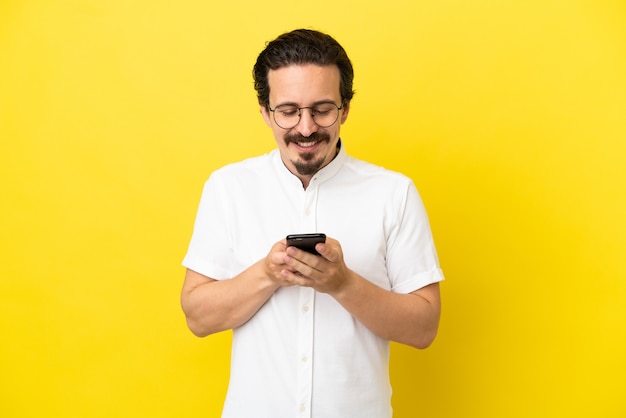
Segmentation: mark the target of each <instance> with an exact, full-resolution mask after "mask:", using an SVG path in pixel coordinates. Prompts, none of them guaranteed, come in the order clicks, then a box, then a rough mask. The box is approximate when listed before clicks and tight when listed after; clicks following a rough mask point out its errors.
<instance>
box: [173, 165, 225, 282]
mask: <svg viewBox="0 0 626 418" xmlns="http://www.w3.org/2000/svg"><path fill="white" fill-rule="evenodd" d="M224 189H225V187H224V185H223V184H222V182H220V177H219V174H218V173H214V174H213V175H211V177H210V178H209V179H208V180H207V181H206V183H205V184H204V188H203V191H202V196H201V198H200V204H199V206H198V212H197V214H196V219H195V223H194V229H193V234H192V236H191V241H190V243H189V247H188V249H187V254H186V255H185V258H184V259H183V263H182V264H183V266H185V267H187V268H188V269H190V270H193V271H195V272H197V273H200V274H203V275H205V276H207V277H210V278H212V279H216V280H223V279H229V278H230V276H231V274H232V269H231V266H230V265H229V262H230V260H232V258H231V257H230V256H229V255H230V254H231V253H232V245H230V243H231V239H230V235H231V234H230V232H229V229H230V228H229V219H230V218H229V216H228V210H227V202H226V198H227V195H226V193H224Z"/></svg>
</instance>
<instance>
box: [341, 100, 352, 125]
mask: <svg viewBox="0 0 626 418" xmlns="http://www.w3.org/2000/svg"><path fill="white" fill-rule="evenodd" d="M341 110H342V112H341V124H342V125H343V123H344V122H345V121H346V119H348V113H349V112H350V102H345V103H344V105H343V108H342V109H341Z"/></svg>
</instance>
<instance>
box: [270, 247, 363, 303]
mask: <svg viewBox="0 0 626 418" xmlns="http://www.w3.org/2000/svg"><path fill="white" fill-rule="evenodd" d="M315 249H316V250H317V252H319V253H320V255H319V256H318V255H314V254H311V253H308V252H306V251H303V250H300V249H298V248H296V247H288V248H286V252H285V253H284V254H283V257H282V260H281V261H282V263H283V266H282V267H283V268H282V270H281V271H280V277H281V278H282V280H283V281H284V282H287V283H290V284H292V285H298V286H305V287H312V288H313V289H315V290H317V291H318V292H321V293H328V294H333V293H337V292H339V291H340V290H341V288H342V287H343V286H344V285H345V284H346V283H347V281H348V280H350V277H351V271H350V269H348V267H347V266H346V264H345V262H344V261H343V251H342V250H341V245H340V244H339V241H337V240H334V239H332V238H327V239H326V243H325V244H317V245H316V246H315Z"/></svg>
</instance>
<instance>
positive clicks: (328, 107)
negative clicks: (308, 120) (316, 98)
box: [313, 103, 337, 116]
mask: <svg viewBox="0 0 626 418" xmlns="http://www.w3.org/2000/svg"><path fill="white" fill-rule="evenodd" d="M336 109H337V108H336V107H335V106H333V105H332V104H329V103H325V104H321V105H317V106H315V107H314V108H313V113H314V114H316V115H319V116H324V115H327V114H329V113H331V112H332V111H334V110H336Z"/></svg>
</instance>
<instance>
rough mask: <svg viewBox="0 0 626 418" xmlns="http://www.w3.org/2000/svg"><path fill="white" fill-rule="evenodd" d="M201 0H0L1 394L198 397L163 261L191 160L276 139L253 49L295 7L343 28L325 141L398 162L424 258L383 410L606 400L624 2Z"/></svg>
mask: <svg viewBox="0 0 626 418" xmlns="http://www.w3.org/2000/svg"><path fill="white" fill-rule="evenodd" d="M213 3H214V2H210V1H200V0H197V1H191V0H181V1H176V2H170V1H160V0H156V1H155V0H152V1H148V0H136V1H129V0H110V1H96V0H57V1H53V0H51V1H44V0H41V1H36V0H3V1H2V2H0V181H1V190H0V191H1V197H0V199H1V200H0V202H1V203H0V234H1V235H0V236H1V248H0V278H1V281H0V336H1V337H0V338H1V343H0V416H2V417H11V418H12V417H42V416H48V417H81V418H83V417H88V418H92V417H93V418H95V417H106V418H110V417H151V418H158V417H201V416H204V417H215V416H218V414H219V411H220V410H221V405H222V401H223V396H224V394H225V391H226V383H227V379H228V360H229V343H230V335H229V333H223V334H219V335H215V336H211V337H209V338H206V339H197V338H195V337H193V336H192V335H191V333H190V332H189V331H188V330H187V329H186V327H185V324H184V319H183V315H182V313H181V311H180V308H179V302H178V293H179V289H180V286H181V283H182V277H183V268H182V267H181V266H180V262H181V260H182V257H183V256H184V253H185V251H186V246H187V243H188V240H189V238H190V234H191V230H192V225H193V219H194V215H195V210H196V205H197V203H198V200H199V197H200V191H201V187H202V183H203V182H204V180H205V179H206V178H207V176H208V175H209V173H210V172H211V171H213V170H214V169H216V168H218V167H220V166H222V165H224V164H226V163H229V162H232V161H238V160H241V159H243V158H245V157H248V156H253V155H257V154H260V153H264V152H266V151H269V150H270V149H272V148H273V147H274V141H273V138H272V135H271V132H270V131H269V130H268V129H267V127H266V126H265V125H264V123H263V122H262V120H261V117H260V115H259V112H258V107H257V104H256V99H255V93H254V90H253V86H252V79H251V67H252V64H253V62H254V60H255V58H256V55H257V54H258V53H259V52H260V50H261V49H262V48H263V46H264V44H265V42H266V41H268V40H270V39H272V38H274V37H275V36H276V35H278V34H280V33H282V32H284V31H287V30H290V29H294V28H296V27H311V28H315V29H319V30H322V31H327V32H329V33H331V34H332V35H334V36H335V37H336V38H337V39H338V40H339V41H340V42H341V43H342V44H343V45H344V46H345V48H346V49H347V51H348V53H349V54H350V56H351V58H352V60H353V63H354V66H355V70H356V78H355V88H356V90H357V95H356V96H355V99H354V101H353V103H352V111H351V114H350V118H349V119H348V121H347V123H346V125H344V130H343V135H342V136H343V138H344V142H345V144H346V146H347V149H348V151H349V152H350V153H351V154H353V155H354V156H357V157H360V158H363V159H367V160H370V161H372V162H374V163H377V164H380V165H384V166H386V167H388V168H390V169H394V170H397V171H402V172H404V173H406V174H408V175H409V176H411V177H412V178H413V179H414V180H415V182H416V184H417V186H418V188H419V189H420V191H421V194H422V196H423V198H424V200H425V203H426V206H427V209H428V211H429V214H430V218H431V222H432V228H433V231H434V234H435V238H436V243H437V246H438V250H439V253H440V258H441V263H442V267H443V269H444V271H445V273H446V277H447V281H446V282H444V284H443V285H442V289H443V303H444V311H443V316H442V322H441V330H440V334H439V336H438V339H437V340H436V342H435V344H434V345H433V346H432V347H430V348H429V349H428V350H425V351H417V350H413V349H409V348H407V347H403V346H399V345H395V344H394V345H393V347H392V356H393V359H392V364H391V369H392V378H393V384H394V400H393V402H394V408H395V412H396V415H395V416H396V417H398V418H403V417H404V418H410V417H418V416H428V417H481V418H482V417H530V416H532V417H555V416H568V417H572V416H580V417H623V416H626V401H625V400H624V399H625V398H624V392H625V388H626V386H625V382H626V380H625V377H624V376H625V375H626V262H625V257H624V256H625V250H626V238H625V237H626V163H625V162H624V160H625V159H626V158H625V157H626V145H625V144H626V122H625V121H626V117H625V115H626V3H624V2H623V1H620V0H614V1H611V0H600V1H598V0H571V1H565V0H563V1H556V0H547V1H546V0H530V1H521V0H520V1H496V0H492V1H489V0H476V1H460V0H442V1H422V0H418V1H413V0H406V1H396V0H391V1H385V2H363V1H358V2H356V1H355V2H350V1H347V2H346V1H344V2H342V1H332V2H331V1H325V0H321V1H318V2H301V1H291V2H259V1H250V0H247V1H242V2H220V3H219V5H215V4H213ZM355 228H358V225H355Z"/></svg>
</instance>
